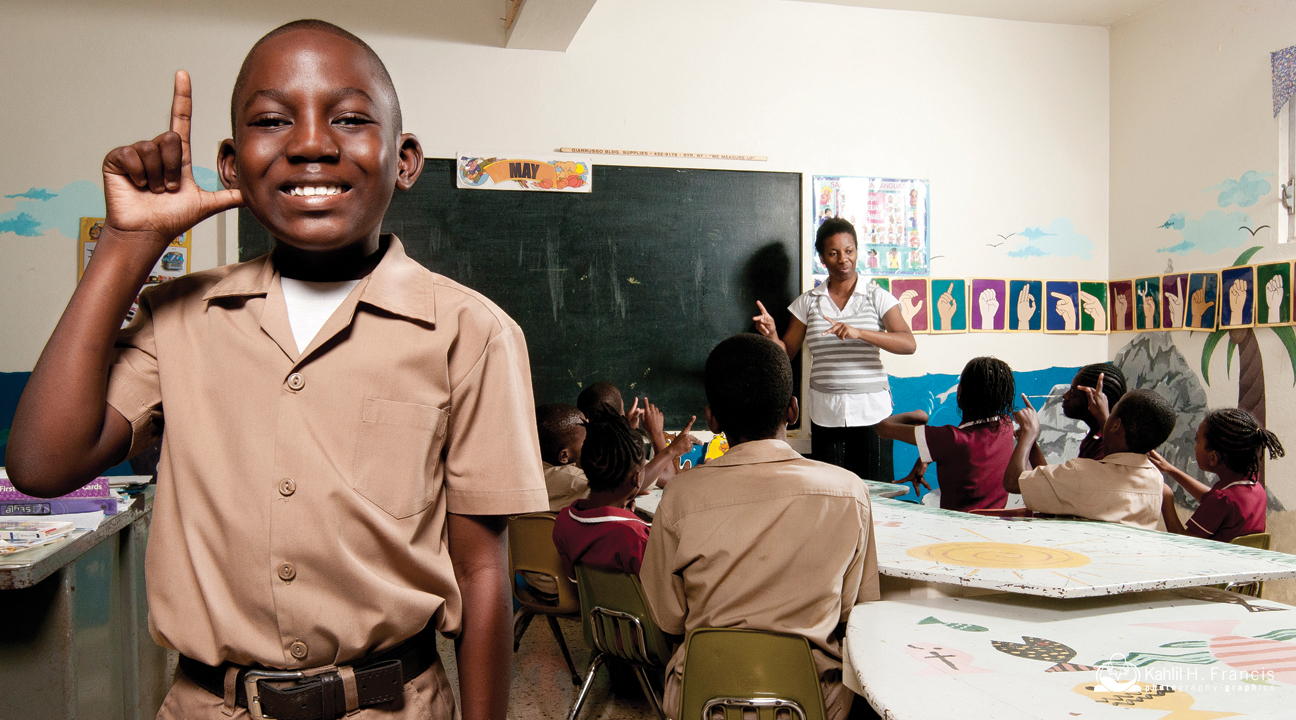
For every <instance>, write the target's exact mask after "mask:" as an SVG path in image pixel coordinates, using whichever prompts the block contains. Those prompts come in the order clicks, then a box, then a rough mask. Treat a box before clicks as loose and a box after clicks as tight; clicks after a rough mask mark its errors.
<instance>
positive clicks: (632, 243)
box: [239, 159, 802, 429]
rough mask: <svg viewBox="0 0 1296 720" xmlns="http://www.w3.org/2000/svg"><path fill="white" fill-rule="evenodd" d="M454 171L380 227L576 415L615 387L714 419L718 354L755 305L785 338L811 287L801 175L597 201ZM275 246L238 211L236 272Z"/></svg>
mask: <svg viewBox="0 0 1296 720" xmlns="http://www.w3.org/2000/svg"><path fill="white" fill-rule="evenodd" d="M454 173H455V164H454V161H453V160H444V159H429V160H428V161H427V164H426V166H425V168H424V171H423V175H422V177H420V178H419V181H418V182H417V183H416V184H415V186H414V187H413V188H412V189H411V190H409V191H408V192H405V193H397V195H396V197H395V198H394V199H393V201H392V204H391V207H390V208H389V209H388V212H387V216H386V219H385V221H384V223H383V229H384V231H386V232H394V233H396V234H397V235H398V236H399V237H400V238H401V241H402V242H403V243H404V245H405V250H406V252H407V253H408V254H409V255H410V257H412V258H414V259H415V260H417V261H418V262H420V263H422V264H423V265H424V266H426V267H428V268H430V269H431V270H433V271H434V272H437V273H440V274H442V275H445V276H447V277H450V278H452V279H454V280H456V281H458V282H461V283H463V284H464V285H467V286H469V287H471V288H473V289H475V290H478V291H479V292H482V293H484V294H485V295H486V296H487V297H489V298H491V299H492V300H493V301H495V302H496V303H498V304H499V306H500V307H501V308H503V309H504V310H505V312H507V313H508V314H509V315H510V316H512V317H513V319H514V320H516V321H517V322H518V324H519V325H521V326H522V329H523V331H524V332H525V333H526V338H527V345H528V349H529V351H530V357H531V372H532V383H533V385H534V388H535V395H536V402H537V403H549V402H567V403H574V402H575V399H576V395H577V394H579V393H580V390H581V388H582V387H585V386H587V385H588V384H589V383H591V382H594V381H597V380H608V381H610V382H613V383H615V384H616V385H617V386H618V387H620V388H621V391H622V393H623V394H624V395H625V396H626V400H627V403H629V401H630V398H631V397H632V396H635V395H645V394H646V395H647V396H648V397H650V398H651V399H652V401H653V402H654V403H655V404H658V405H660V406H661V407H662V409H663V410H664V411H665V413H666V420H667V426H668V427H679V426H681V425H682V424H683V423H684V422H687V421H688V418H689V416H690V415H693V414H696V415H698V416H699V418H701V416H702V408H703V407H704V406H705V405H706V396H705V393H704V391H703V387H702V370H703V367H704V365H705V363H706V356H707V354H708V353H709V352H710V351H711V348H712V347H714V346H715V344H716V343H717V342H719V341H720V340H723V339H724V338H726V337H728V336H730V335H733V334H736V333H740V332H748V331H751V330H752V322H751V318H752V316H753V315H754V314H755V313H756V301H757V300H761V301H762V302H763V303H764V304H765V307H766V308H768V309H769V310H770V312H771V313H772V314H774V316H775V319H776V321H777V322H778V324H779V326H780V330H782V329H783V328H785V327H786V323H787V319H788V313H787V310H786V308H787V306H788V304H789V303H790V302H791V301H792V299H794V298H795V297H796V296H797V294H798V293H799V286H800V273H801V245H802V243H801V233H802V229H801V223H802V213H801V182H802V179H801V175H800V174H799V173H780V172H753V171H737V170H699V169H688V168H655V167H634V166H615V165H598V166H595V168H594V176H593V192H591V193H587V194H578V193H545V192H502V191H490V190H464V189H459V188H456V187H455V183H454ZM271 244H272V240H271V238H270V235H269V233H268V232H267V231H266V230H265V228H263V227H262V226H261V225H260V223H258V222H257V221H256V219H255V218H253V217H252V215H251V213H250V212H249V211H247V210H246V209H243V210H240V211H239V259H240V260H248V259H251V258H253V257H256V256H258V255H261V254H263V253H265V252H267V251H268V250H269V249H270V247H271ZM793 367H794V368H796V369H797V370H798V384H797V387H799V386H800V382H799V370H800V363H799V362H794V363H793ZM698 427H699V429H701V426H698Z"/></svg>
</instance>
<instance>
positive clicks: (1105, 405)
mask: <svg viewBox="0 0 1296 720" xmlns="http://www.w3.org/2000/svg"><path fill="white" fill-rule="evenodd" d="M1104 376H1105V373H1098V384H1097V385H1096V386H1095V387H1084V386H1081V387H1080V390H1081V391H1083V392H1084V394H1085V398H1087V400H1088V403H1089V414H1090V415H1093V417H1094V420H1097V421H1098V427H1102V426H1103V425H1105V424H1107V416H1108V415H1111V408H1110V407H1109V405H1110V403H1109V402H1108V400H1107V396H1106V395H1105V394H1103V389H1102V387H1103V377H1104Z"/></svg>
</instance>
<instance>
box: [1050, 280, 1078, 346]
mask: <svg viewBox="0 0 1296 720" xmlns="http://www.w3.org/2000/svg"><path fill="white" fill-rule="evenodd" d="M1044 306H1045V308H1047V309H1048V313H1047V315H1045V318H1044V332H1049V333H1074V332H1079V331H1080V283H1078V282H1074V281H1070V280H1049V281H1048V282H1046V283H1044Z"/></svg>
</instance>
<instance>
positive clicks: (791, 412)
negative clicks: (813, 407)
mask: <svg viewBox="0 0 1296 720" xmlns="http://www.w3.org/2000/svg"><path fill="white" fill-rule="evenodd" d="M800 417H801V405H800V404H798V403H797V399H796V395H793V396H792V401H791V402H789V403H788V409H787V424H788V425H792V424H794V423H796V421H797V418H800Z"/></svg>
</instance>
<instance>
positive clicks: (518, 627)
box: [508, 512, 581, 685]
mask: <svg viewBox="0 0 1296 720" xmlns="http://www.w3.org/2000/svg"><path fill="white" fill-rule="evenodd" d="M557 517H558V514H557V513H552V512H538V513H529V514H527V515H518V516H515V517H511V518H509V520H508V549H509V580H510V583H511V584H512V586H513V598H514V599H516V600H517V602H518V604H519V605H521V606H522V607H521V609H519V610H518V611H517V613H516V614H515V615H514V616H513V652H517V650H518V646H519V645H520V644H521V643H522V635H523V634H524V633H526V630H527V627H528V626H529V625H530V624H531V620H532V618H534V617H535V616H536V615H544V616H545V619H546V620H548V621H549V630H550V631H551V632H552V633H553V636H554V640H557V641H558V648H559V649H560V650H562V655H563V659H564V660H566V661H567V669H568V670H570V671H571V677H572V685H580V684H581V679H580V674H579V673H577V672H576V663H574V662H572V658H571V652H569V651H568V650H567V641H565V640H563V634H562V628H560V627H558V618H560V617H565V618H572V619H576V618H578V617H580V611H581V604H580V597H579V596H578V595H577V593H576V586H575V585H573V584H572V582H571V581H570V580H568V579H567V578H566V577H565V573H563V570H562V559H561V558H559V557H558V549H557V548H555V547H554V544H553V528H554V519H555V518H557ZM523 570H525V571H527V572H531V573H537V574H540V575H547V576H549V577H551V578H553V579H554V581H555V582H556V583H557V584H558V600H557V602H556V603H552V602H546V600H545V599H543V598H540V597H537V596H536V595H535V594H533V593H532V592H531V591H530V590H528V589H527V588H526V587H523V585H522V583H521V582H520V581H519V577H518V573H519V572H520V571H523Z"/></svg>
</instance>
